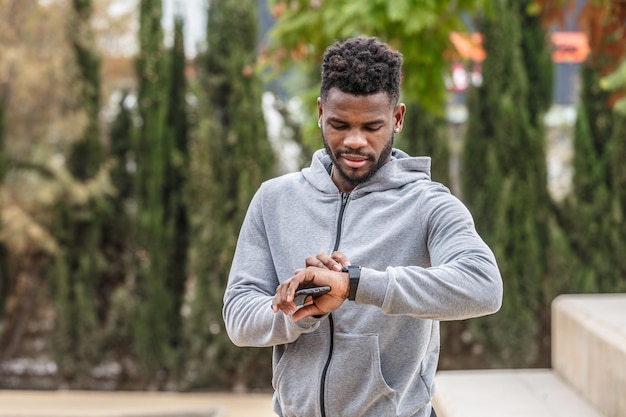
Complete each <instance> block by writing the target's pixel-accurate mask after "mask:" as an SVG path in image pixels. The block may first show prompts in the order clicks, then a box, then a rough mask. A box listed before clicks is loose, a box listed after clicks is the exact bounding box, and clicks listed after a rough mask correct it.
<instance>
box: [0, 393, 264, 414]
mask: <svg viewBox="0 0 626 417" xmlns="http://www.w3.org/2000/svg"><path fill="white" fill-rule="evenodd" d="M0 417H276V415H275V414H274V413H273V412H272V397H271V394H246V395H238V394H220V393H199V394H177V393H163V392H155V393H145V392H92V391H89V392H87V391H10V390H0Z"/></svg>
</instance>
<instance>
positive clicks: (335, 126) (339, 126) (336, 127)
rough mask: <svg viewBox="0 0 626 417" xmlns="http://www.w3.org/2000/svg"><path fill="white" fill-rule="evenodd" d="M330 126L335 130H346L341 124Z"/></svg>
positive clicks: (345, 126)
mask: <svg viewBox="0 0 626 417" xmlns="http://www.w3.org/2000/svg"><path fill="white" fill-rule="evenodd" d="M330 126H331V127H332V128H333V129H335V130H345V129H347V128H348V126H347V125H342V124H333V123H331V124H330Z"/></svg>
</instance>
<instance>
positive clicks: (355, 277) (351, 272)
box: [341, 265, 361, 301]
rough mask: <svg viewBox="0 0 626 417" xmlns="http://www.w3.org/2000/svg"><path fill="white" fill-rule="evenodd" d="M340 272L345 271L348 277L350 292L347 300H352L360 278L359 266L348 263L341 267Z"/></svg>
mask: <svg viewBox="0 0 626 417" xmlns="http://www.w3.org/2000/svg"><path fill="white" fill-rule="evenodd" d="M341 272H347V273H348V278H349V279H350V294H349V295H348V300H351V301H354V299H355V298H356V289H357V287H358V286H359V281H360V280H361V267H360V266H357V265H349V266H344V267H343V268H341Z"/></svg>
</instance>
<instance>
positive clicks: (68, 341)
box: [51, 0, 107, 384]
mask: <svg viewBox="0 0 626 417" xmlns="http://www.w3.org/2000/svg"><path fill="white" fill-rule="evenodd" d="M91 12H92V4H91V1H90V0H74V1H73V2H72V14H71V18H70V28H71V29H70V31H69V38H70V42H71V44H72V46H73V49H74V56H75V59H76V64H77V71H78V73H77V76H76V80H77V84H78V86H79V90H78V91H79V97H78V101H79V105H80V106H81V108H82V109H83V111H84V112H85V113H86V116H87V126H86V128H85V130H84V131H83V135H82V137H81V138H80V139H79V140H78V141H77V142H76V143H74V144H73V146H72V147H71V149H70V153H69V157H68V168H69V171H70V173H71V175H72V176H73V177H74V178H75V179H76V180H77V181H79V182H83V183H85V182H87V181H91V180H93V178H94V177H95V176H96V174H97V173H98V172H99V170H101V169H102V168H103V162H104V149H103V145H102V142H101V138H100V127H99V126H100V122H99V111H100V77H99V58H98V55H97V54H96V53H95V52H94V42H93V36H92V33H91V30H90V29H89V20H90V17H91ZM67 192H68V193H69V194H68V196H67V198H65V199H64V200H63V201H61V202H60V203H59V204H58V205H57V208H56V222H55V225H54V233H55V236H56V237H57V239H58V242H59V246H60V250H59V253H58V254H57V256H56V258H55V259H54V267H53V268H52V270H51V271H52V276H53V281H54V288H55V290H56V291H55V298H56V305H57V329H56V341H55V351H56V352H55V353H56V355H57V363H58V364H59V371H60V373H61V374H62V375H63V376H64V377H66V378H68V380H69V381H70V382H76V383H79V384H80V383H81V382H84V381H80V380H79V379H80V378H84V377H85V375H88V372H87V371H88V369H89V368H90V366H92V365H93V364H94V362H95V361H97V359H98V356H99V353H100V352H99V347H100V342H99V340H100V337H99V332H98V327H99V318H98V307H99V301H100V300H99V297H100V294H99V286H100V285H102V284H103V276H104V269H105V266H106V263H105V262H104V260H103V257H102V254H101V247H100V245H101V241H102V234H103V233H102V230H103V227H104V225H103V216H105V213H106V210H107V209H106V201H105V199H104V198H103V197H102V196H101V197H97V196H95V197H89V198H88V199H87V201H85V202H84V201H80V199H78V200H77V199H75V198H73V197H72V195H71V193H72V191H71V189H68V190H67Z"/></svg>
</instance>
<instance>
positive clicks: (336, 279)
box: [272, 252, 350, 321]
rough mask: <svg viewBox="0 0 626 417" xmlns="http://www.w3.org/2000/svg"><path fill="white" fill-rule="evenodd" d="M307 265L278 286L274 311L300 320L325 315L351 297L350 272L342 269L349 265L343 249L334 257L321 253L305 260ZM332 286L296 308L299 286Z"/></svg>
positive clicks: (273, 305)
mask: <svg viewBox="0 0 626 417" xmlns="http://www.w3.org/2000/svg"><path fill="white" fill-rule="evenodd" d="M306 265H307V267H306V268H305V269H299V270H298V271H296V274H295V275H294V276H293V277H291V278H289V279H288V280H286V281H285V282H283V283H282V284H281V285H279V286H278V288H276V295H275V296H274V300H273V302H272V310H273V311H274V313H277V312H278V311H279V310H280V311H282V312H283V313H284V314H292V313H293V316H292V318H291V319H292V320H293V321H298V320H300V319H303V318H304V317H309V316H314V315H322V314H326V313H330V312H331V311H334V310H336V309H338V308H339V307H340V306H341V305H342V304H343V302H344V301H345V300H346V298H348V294H349V291H350V285H349V280H348V275H347V274H346V273H345V272H340V271H341V268H342V266H343V265H350V262H349V261H348V259H347V258H346V257H345V255H343V254H341V253H340V252H335V253H333V255H332V256H328V255H326V254H318V255H317V256H316V257H312V256H310V257H308V258H307V259H306ZM322 285H329V286H330V288H331V290H330V292H329V293H327V294H324V295H322V296H319V297H317V298H314V299H313V300H312V302H311V303H310V304H307V305H306V306H304V307H302V308H300V309H297V308H296V305H295V303H294V302H293V299H294V296H295V293H296V291H297V290H298V289H299V288H305V287H318V286H322Z"/></svg>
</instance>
